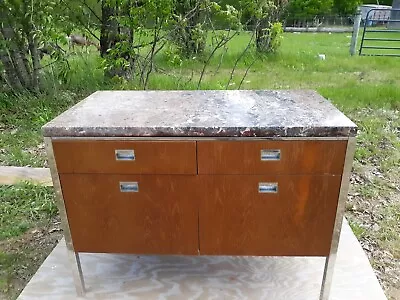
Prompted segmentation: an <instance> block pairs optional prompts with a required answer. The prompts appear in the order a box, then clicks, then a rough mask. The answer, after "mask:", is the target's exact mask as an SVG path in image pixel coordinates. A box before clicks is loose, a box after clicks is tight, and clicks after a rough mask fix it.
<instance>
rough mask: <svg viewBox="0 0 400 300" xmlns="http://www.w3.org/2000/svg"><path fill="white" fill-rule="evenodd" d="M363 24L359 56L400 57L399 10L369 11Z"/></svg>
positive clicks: (376, 9) (375, 9)
mask: <svg viewBox="0 0 400 300" xmlns="http://www.w3.org/2000/svg"><path fill="white" fill-rule="evenodd" d="M363 23H364V24H363V25H364V28H363V35H362V39H361V45H360V50H359V55H370V56H399V57H400V9H382V8H381V9H379V8H374V9H371V10H370V11H368V13H367V14H366V16H365V19H364V21H363Z"/></svg>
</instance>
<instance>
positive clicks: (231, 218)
mask: <svg viewBox="0 0 400 300" xmlns="http://www.w3.org/2000/svg"><path fill="white" fill-rule="evenodd" d="M340 182H341V176H318V175H314V176H311V175H301V176H289V175H281V176H268V175H264V176H260V175H252V176H237V175H224V176H223V175H212V176H211V175H210V176H204V175H200V182H199V185H200V186H201V190H202V193H203V194H202V195H203V198H202V199H200V212H199V214H200V216H199V220H200V225H199V226H200V231H199V232H200V253H201V254H204V255H256V256H258V255H260V256H264V255H265V256H327V255H328V254H329V251H330V246H331V238H332V234H333V227H334V222H335V216H336V208H337V203H338V197H339V189H340Z"/></svg>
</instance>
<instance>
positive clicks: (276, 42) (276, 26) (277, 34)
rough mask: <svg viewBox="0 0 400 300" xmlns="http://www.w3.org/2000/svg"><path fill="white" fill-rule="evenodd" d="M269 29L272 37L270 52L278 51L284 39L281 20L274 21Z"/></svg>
mask: <svg viewBox="0 0 400 300" xmlns="http://www.w3.org/2000/svg"><path fill="white" fill-rule="evenodd" d="M267 30H269V33H268V35H269V37H270V39H271V41H270V45H269V48H268V52H271V53H274V52H277V51H278V49H279V47H280V46H281V44H282V40H283V26H282V23H280V22H275V23H272V24H271V26H270V28H268V29H267Z"/></svg>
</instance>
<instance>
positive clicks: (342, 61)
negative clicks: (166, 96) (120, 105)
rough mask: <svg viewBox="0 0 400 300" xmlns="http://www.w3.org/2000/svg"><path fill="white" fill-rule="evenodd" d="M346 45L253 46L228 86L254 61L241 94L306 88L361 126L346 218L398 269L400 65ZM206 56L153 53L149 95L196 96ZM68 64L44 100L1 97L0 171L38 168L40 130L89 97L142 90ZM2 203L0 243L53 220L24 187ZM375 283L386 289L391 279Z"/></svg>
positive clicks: (216, 85)
mask: <svg viewBox="0 0 400 300" xmlns="http://www.w3.org/2000/svg"><path fill="white" fill-rule="evenodd" d="M249 39H250V35H249V34H248V33H241V34H240V35H238V36H237V37H235V38H234V39H233V40H232V41H230V42H229V44H228V47H229V51H228V52H226V53H225V52H224V50H222V49H221V50H219V51H218V52H217V53H216V55H215V57H213V58H212V59H211V63H210V65H209V66H208V67H207V69H206V72H205V75H204V80H203V81H202V83H201V86H200V88H201V89H225V86H226V84H227V81H228V79H229V77H230V74H231V70H232V66H233V65H234V64H235V62H236V60H237V58H238V56H239V55H240V54H241V53H242V51H243V49H244V48H245V47H246V44H247V42H248V41H249ZM349 44H350V34H327V33H326V34H325V33H318V34H313V33H302V34H291V33H287V34H285V35H284V40H283V43H282V47H281V48H280V49H279V52H278V53H276V54H273V55H269V56H259V55H257V54H256V53H255V51H254V49H253V48H251V49H250V51H249V52H248V53H247V54H246V55H244V56H243V58H242V59H241V60H240V61H239V63H238V67H237V70H236V71H235V72H234V74H233V80H232V83H231V85H229V88H230V89H237V88H238V86H239V83H240V81H241V80H242V77H243V74H244V73H245V70H246V68H247V66H249V64H251V63H252V62H253V61H254V60H256V63H254V64H253V66H252V68H251V69H250V71H249V73H248V76H247V77H246V79H245V81H244V84H243V86H242V87H241V88H242V89H314V90H317V91H318V92H319V93H320V94H322V95H323V96H324V97H326V98H328V99H329V100H331V101H332V102H333V103H334V104H335V105H336V106H337V107H338V108H340V109H341V110H342V111H343V112H344V113H346V114H347V115H348V116H349V117H350V118H351V119H352V120H353V121H354V122H355V123H356V124H357V125H358V126H359V134H358V138H357V150H356V156H355V163H354V172H353V173H354V175H356V176H357V177H358V178H360V180H361V183H356V184H353V186H352V193H353V194H354V195H356V196H354V197H353V198H352V199H351V200H349V202H348V204H347V208H348V211H347V213H346V216H347V218H348V219H349V223H350V226H351V227H352V229H353V232H354V233H355V234H356V236H357V238H359V239H360V240H361V241H362V242H363V243H371V244H373V245H377V246H376V247H378V248H379V249H380V251H387V252H389V253H391V255H393V257H394V262H393V265H398V264H397V262H399V259H400V257H399V256H400V254H399V249H400V228H399V226H400V225H399V224H400V221H399V215H400V205H399V202H400V196H399V190H400V136H399V130H400V129H399V128H400V113H399V110H400V88H399V86H400V76H399V70H400V59H399V58H389V57H366V56H363V57H359V56H354V57H351V56H350V55H349ZM165 49H167V48H165ZM207 51H210V49H208V50H207ZM207 51H206V53H205V54H204V55H202V56H199V57H196V58H195V59H193V58H190V59H187V60H181V61H180V60H179V61H178V62H177V61H172V58H171V56H170V55H167V52H166V51H161V52H160V53H159V55H158V56H157V58H156V65H157V67H159V68H161V69H162V70H163V72H155V73H153V74H152V75H151V77H150V81H149V86H148V88H149V89H161V90H174V89H196V88H197V83H198V80H199V73H200V70H201V68H202V61H204V60H205V59H207V54H208V53H209V52H207ZM318 54H325V55H326V60H324V61H322V60H319V59H318ZM222 56H223V60H222V63H221V66H220V68H219V69H218V70H217V68H218V65H219V63H220V61H221V57H222ZM69 64H70V66H71V69H70V70H69V71H68V72H67V73H65V74H66V76H60V73H62V71H63V70H62V68H60V67H59V66H57V65H54V66H53V68H48V69H47V71H46V80H45V83H46V92H45V93H43V94H41V95H38V96H32V95H28V94H23V95H19V96H18V97H15V96H10V95H7V94H0V165H14V166H36V167H40V166H45V161H46V159H45V154H44V151H43V145H42V143H43V142H42V136H41V132H40V128H41V126H42V125H43V124H45V123H46V122H47V121H49V120H51V119H52V118H54V117H55V116H56V115H58V114H60V113H61V112H63V111H65V110H66V109H67V108H69V107H70V106H72V105H73V104H74V103H76V102H78V101H79V100H82V99H83V98H84V97H85V96H87V95H89V94H90V93H92V92H94V91H96V90H99V89H103V90H104V89H139V88H140V86H139V85H138V84H137V82H135V81H129V82H124V81H112V82H108V83H105V82H104V80H103V76H102V73H103V68H102V66H101V60H100V58H99V57H98V54H97V53H96V52H94V51H93V49H92V52H91V53H89V54H86V53H80V54H77V55H71V57H70V59H69ZM165 73H168V75H166V74H165ZM192 73H193V77H192V75H191V74H192ZM190 79H191V80H190ZM0 198H1V201H0V225H1V226H0V242H1V240H2V239H3V240H4V241H8V240H13V239H14V238H18V237H20V236H22V235H23V234H24V233H26V231H27V230H29V228H32V227H33V226H36V225H37V224H40V223H41V222H46V221H48V220H49V219H51V218H52V217H53V216H54V214H55V213H56V210H55V207H54V205H53V204H52V201H53V198H54V195H53V192H52V189H51V188H43V187H37V186H32V185H26V184H24V185H17V186H14V187H0ZM375 224H376V225H375ZM373 225H375V227H374V226H373ZM372 227H374V228H375V229H373V228H372ZM0 250H1V249H0ZM18 255H22V256H18ZM23 257H25V258H23ZM28 258H29V255H28V254H26V255H25V254H15V253H14V252H5V253H3V254H0V266H2V267H3V269H4V270H5V269H6V270H9V271H6V272H3V273H0V289H2V286H8V285H7V284H8V283H9V282H10V280H11V279H12V278H14V277H15V276H14V275H13V274H12V272H13V270H15V269H16V266H18V264H22V262H24V263H26V261H28ZM370 259H371V262H372V264H373V265H374V266H382V265H384V264H385V262H384V261H383V260H381V257H380V256H377V257H371V256H370ZM394 268H395V267H394ZM0 269H2V268H0ZM397 270H398V266H397ZM398 271H400V270H398ZM1 274H3V275H1ZM382 276H383V275H382ZM381 279H382V278H381ZM382 280H386V281H385V282H389V283H388V285H392V286H394V283H390V282H391V281H390V278H386V279H385V278H383V279H382ZM5 283H7V284H6V285H5ZM0 298H1V294H0Z"/></svg>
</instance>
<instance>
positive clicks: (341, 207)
mask: <svg viewBox="0 0 400 300" xmlns="http://www.w3.org/2000/svg"><path fill="white" fill-rule="evenodd" d="M355 148H356V138H355V137H351V138H349V141H348V142H347V151H346V158H345V161H344V167H343V174H342V182H341V186H340V193H339V201H338V206H337V210H336V219H335V225H334V228H333V235H332V243H331V249H330V252H329V255H328V256H327V258H326V262H325V268H324V275H323V278H322V287H321V293H320V297H319V298H320V300H328V299H329V294H330V291H331V286H332V278H333V271H334V267H335V261H336V256H337V250H338V246H339V238H340V231H341V229H342V223H343V218H344V212H345V208H346V201H347V193H348V191H349V184H350V174H351V168H352V166H353V158H354V152H355Z"/></svg>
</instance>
